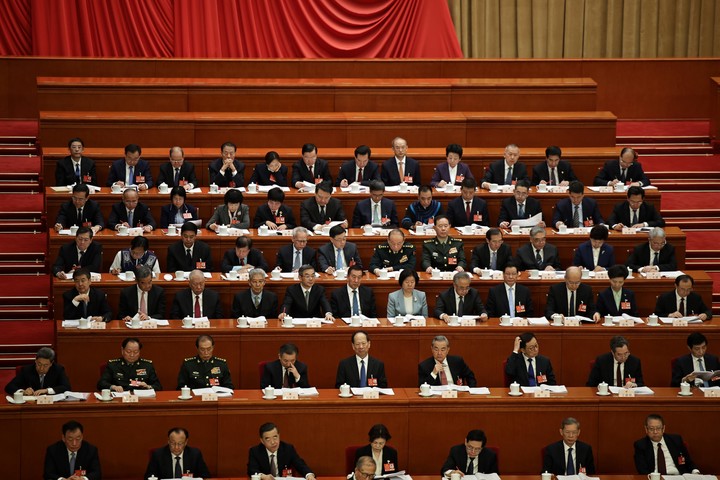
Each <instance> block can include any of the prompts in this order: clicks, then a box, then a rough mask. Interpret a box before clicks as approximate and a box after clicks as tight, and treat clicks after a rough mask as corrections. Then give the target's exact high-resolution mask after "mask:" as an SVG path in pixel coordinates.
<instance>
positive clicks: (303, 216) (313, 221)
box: [300, 197, 345, 231]
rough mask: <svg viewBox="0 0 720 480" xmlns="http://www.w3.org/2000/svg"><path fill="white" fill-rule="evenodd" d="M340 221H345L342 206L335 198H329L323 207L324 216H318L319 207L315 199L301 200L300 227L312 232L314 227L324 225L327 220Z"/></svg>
mask: <svg viewBox="0 0 720 480" xmlns="http://www.w3.org/2000/svg"><path fill="white" fill-rule="evenodd" d="M328 219H330V220H331V221H341V220H345V210H343V205H342V202H341V201H340V200H338V199H337V198H331V199H330V200H329V201H328V204H327V205H325V216H324V217H322V216H321V215H320V207H319V206H318V204H317V201H316V200H315V197H311V198H308V199H307V200H303V202H302V203H301V204H300V225H302V226H303V227H305V228H307V229H308V230H310V231H312V230H313V228H314V227H315V225H317V224H321V225H324V224H325V223H326V222H327V220H328Z"/></svg>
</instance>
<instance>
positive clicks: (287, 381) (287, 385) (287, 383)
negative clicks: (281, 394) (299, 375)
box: [283, 369, 290, 388]
mask: <svg viewBox="0 0 720 480" xmlns="http://www.w3.org/2000/svg"><path fill="white" fill-rule="evenodd" d="M283 388H290V373H289V372H288V371H287V369H286V370H285V375H284V376H283Z"/></svg>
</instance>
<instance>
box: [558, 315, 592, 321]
mask: <svg viewBox="0 0 720 480" xmlns="http://www.w3.org/2000/svg"><path fill="white" fill-rule="evenodd" d="M565 318H566V319H568V318H570V319H576V318H577V320H578V322H580V323H595V322H593V319H592V318H588V317H583V316H582V315H574V316H572V317H565Z"/></svg>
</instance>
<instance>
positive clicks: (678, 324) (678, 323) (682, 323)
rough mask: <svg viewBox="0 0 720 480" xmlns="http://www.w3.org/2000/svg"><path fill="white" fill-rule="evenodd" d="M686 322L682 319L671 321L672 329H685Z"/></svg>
mask: <svg viewBox="0 0 720 480" xmlns="http://www.w3.org/2000/svg"><path fill="white" fill-rule="evenodd" d="M687 326H688V322H687V320H685V319H684V318H675V319H673V327H687Z"/></svg>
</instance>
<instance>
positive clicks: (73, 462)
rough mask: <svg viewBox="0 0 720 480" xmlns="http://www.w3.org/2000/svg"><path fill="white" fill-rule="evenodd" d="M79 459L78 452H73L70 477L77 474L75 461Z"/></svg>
mask: <svg viewBox="0 0 720 480" xmlns="http://www.w3.org/2000/svg"><path fill="white" fill-rule="evenodd" d="M76 457H77V453H76V452H72V453H71V454H70V476H72V475H73V474H74V473H75V459H76Z"/></svg>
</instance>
